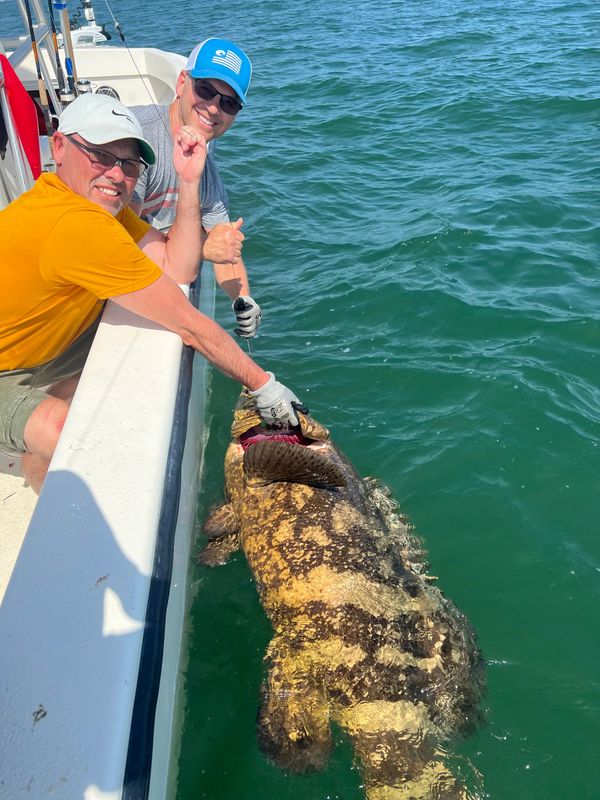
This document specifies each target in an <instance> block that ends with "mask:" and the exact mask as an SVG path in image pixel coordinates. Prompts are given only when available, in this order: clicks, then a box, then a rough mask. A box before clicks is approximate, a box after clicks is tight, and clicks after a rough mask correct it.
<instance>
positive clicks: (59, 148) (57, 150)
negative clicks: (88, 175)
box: [52, 131, 67, 167]
mask: <svg viewBox="0 0 600 800" xmlns="http://www.w3.org/2000/svg"><path fill="white" fill-rule="evenodd" d="M66 145H67V139H66V137H65V135H64V134H62V133H59V132H58V131H56V133H55V134H54V135H53V136H52V155H53V156H54V161H55V162H56V166H57V167H60V166H61V165H62V162H63V154H64V152H65V147H66Z"/></svg>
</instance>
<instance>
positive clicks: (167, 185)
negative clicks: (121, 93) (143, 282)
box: [131, 106, 229, 231]
mask: <svg viewBox="0 0 600 800" xmlns="http://www.w3.org/2000/svg"><path fill="white" fill-rule="evenodd" d="M131 110H132V111H133V113H134V114H135V115H136V117H137V118H138V120H139V123H140V125H141V126H142V130H143V132H144V138H145V139H147V140H148V141H149V142H150V144H151V145H152V147H153V148H154V152H155V153H156V163H155V164H153V165H152V166H151V167H148V169H147V170H146V171H145V172H144V174H143V175H142V177H141V178H140V179H139V181H138V182H137V184H136V187H135V191H134V193H133V198H132V199H133V200H134V201H135V202H136V203H141V204H142V210H141V212H140V214H141V216H142V217H143V218H144V219H146V220H148V222H149V223H150V224H151V225H152V226H153V227H154V228H158V229H159V230H168V229H169V228H170V227H171V225H172V224H173V223H174V222H175V212H176V209H177V199H178V197H179V189H178V181H177V173H176V172H175V167H174V166H173V141H172V138H171V125H170V122H169V106H133V107H132V108H131ZM213 145H214V142H209V147H208V155H207V157H206V166H205V167H204V173H203V175H202V182H201V184H200V201H201V204H202V227H203V228H205V230H207V231H209V230H211V228H214V226H215V225H216V224H217V223H218V222H229V198H228V197H227V191H226V190H225V186H224V184H223V181H222V180H221V176H220V175H219V171H218V169H217V165H216V164H215V159H214V152H213V150H214V147H213Z"/></svg>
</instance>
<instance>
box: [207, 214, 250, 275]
mask: <svg viewBox="0 0 600 800" xmlns="http://www.w3.org/2000/svg"><path fill="white" fill-rule="evenodd" d="M243 224H244V220H243V219H242V218H241V217H240V218H239V219H238V220H236V221H235V222H231V223H229V222H219V224H218V225H215V227H214V228H213V229H212V230H210V231H209V232H208V234H207V236H206V239H205V240H204V249H203V251H202V252H203V258H204V259H206V261H213V262H214V263H215V264H238V263H239V261H240V259H241V257H242V242H243V241H244V239H245V238H246V237H245V236H244V234H243V233H242V231H241V227H242V225H243Z"/></svg>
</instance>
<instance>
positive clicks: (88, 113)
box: [58, 94, 156, 164]
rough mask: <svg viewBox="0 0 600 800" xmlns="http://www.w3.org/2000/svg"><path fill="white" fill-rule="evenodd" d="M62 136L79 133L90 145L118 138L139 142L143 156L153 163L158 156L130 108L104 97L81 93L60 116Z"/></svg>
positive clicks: (145, 159) (103, 95)
mask: <svg viewBox="0 0 600 800" xmlns="http://www.w3.org/2000/svg"><path fill="white" fill-rule="evenodd" d="M58 130H59V131H60V133H64V134H65V135H66V134H70V133H78V134H79V135H80V136H82V137H83V138H84V139H85V140H86V141H88V142H90V143H91V144H108V142H116V141H118V140H119V139H136V140H137V141H138V142H139V145H140V155H141V157H142V158H143V159H144V161H145V162H146V163H148V164H154V162H155V161H156V155H155V153H154V150H153V148H152V145H151V144H150V142H148V141H147V140H146V139H144V134H143V131H142V128H141V125H140V123H139V122H138V120H137V118H136V116H135V114H134V113H133V112H132V111H131V109H129V108H127V107H126V106H124V105H123V103H120V102H119V101H118V100H116V99H115V98H114V97H109V96H108V95H105V94H80V95H79V97H76V98H75V100H73V102H72V103H70V104H69V105H68V106H67V107H66V108H65V110H64V111H63V112H62V114H61V115H60V119H59V124H58Z"/></svg>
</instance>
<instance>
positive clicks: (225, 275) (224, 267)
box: [213, 259, 250, 300]
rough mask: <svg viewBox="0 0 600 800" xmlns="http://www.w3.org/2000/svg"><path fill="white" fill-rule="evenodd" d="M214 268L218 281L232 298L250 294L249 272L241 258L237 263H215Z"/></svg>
mask: <svg viewBox="0 0 600 800" xmlns="http://www.w3.org/2000/svg"><path fill="white" fill-rule="evenodd" d="M213 268H214V271H215V278H216V280H217V283H218V284H219V286H220V287H221V289H223V291H224V292H225V293H226V294H228V295H229V297H230V298H231V299H232V300H235V299H236V297H239V296H240V295H241V294H244V295H249V294H250V284H249V282H248V273H247V271H246V267H245V265H244V262H243V261H242V260H241V259H240V261H238V262H237V263H236V264H229V263H225V264H213Z"/></svg>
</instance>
